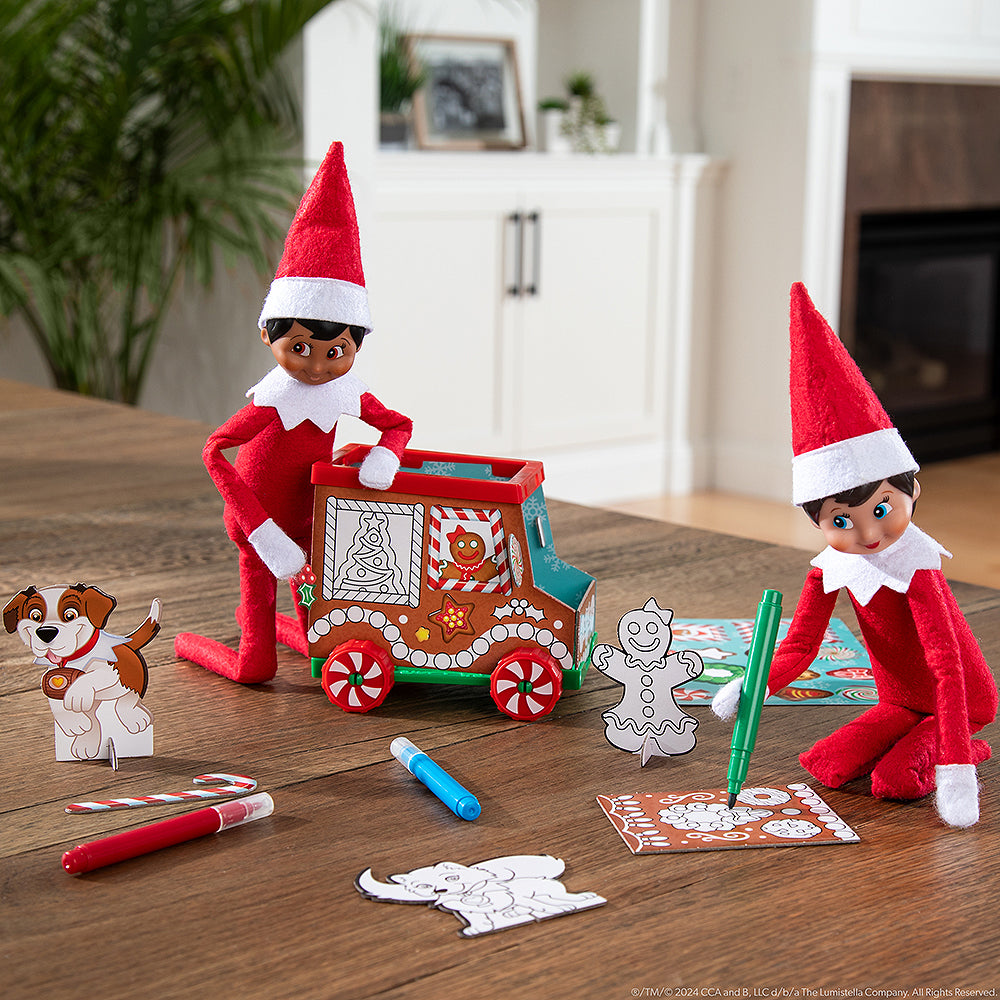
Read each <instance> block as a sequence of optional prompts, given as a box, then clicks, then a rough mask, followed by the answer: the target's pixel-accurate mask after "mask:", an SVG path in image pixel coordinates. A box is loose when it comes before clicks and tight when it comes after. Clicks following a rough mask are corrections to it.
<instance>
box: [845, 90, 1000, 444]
mask: <svg viewBox="0 0 1000 1000" xmlns="http://www.w3.org/2000/svg"><path fill="white" fill-rule="evenodd" d="M998 121H1000V86H997V85H992V84H964V83H946V82H911V81H900V80H884V79H883V80H877V79H871V80H865V79H856V80H854V81H852V85H851V106H850V124H849V130H848V162H847V178H846V187H845V215H844V260H843V272H842V274H843V280H842V292H841V295H842V297H841V314H840V334H841V336H842V338H843V340H844V343H845V344H846V345H847V347H848V349H849V350H850V351H851V353H852V354H853V355H854V357H855V359H856V360H857V362H858V365H859V366H860V368H861V370H862V371H863V372H864V373H865V376H866V377H867V378H868V379H869V381H870V382H871V383H872V385H873V387H874V388H875V391H876V392H877V393H878V394H879V397H880V399H881V400H882V403H883V405H884V406H885V407H886V410H887V411H888V412H889V414H890V416H891V417H892V419H893V421H894V423H895V424H896V426H897V427H898V428H899V430H900V432H901V433H902V435H903V437H904V439H905V440H906V442H907V444H908V445H909V446H910V449H911V450H912V451H913V453H914V455H915V456H916V458H917V460H918V461H919V462H921V463H927V462H934V461H939V460H943V459H949V458H958V457H960V456H963V455H970V454H976V453H981V452H987V451H995V450H997V449H998V448H1000V399H998V391H1000V360H998V359H1000V128H998V127H997V122H998Z"/></svg>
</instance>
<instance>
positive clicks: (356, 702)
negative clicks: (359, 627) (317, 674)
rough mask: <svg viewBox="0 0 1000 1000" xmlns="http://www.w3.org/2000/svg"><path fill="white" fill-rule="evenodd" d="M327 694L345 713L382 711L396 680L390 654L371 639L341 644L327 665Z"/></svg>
mask: <svg viewBox="0 0 1000 1000" xmlns="http://www.w3.org/2000/svg"><path fill="white" fill-rule="evenodd" d="M322 679H323V690H324V691H325V692H326V696H327V697H328V698H329V699H330V701H332V702H333V703H334V705H339V706H340V707H341V708H342V709H343V710H344V711H345V712H367V711H369V710H370V709H373V708H378V706H379V705H381V704H382V702H383V701H385V696H386V695H387V694H388V693H389V689H390V688H391V687H392V685H393V681H394V680H395V671H394V670H393V666H392V660H391V659H390V657H389V654H388V653H387V652H386V651H385V650H384V649H382V647H381V646H377V645H376V644H375V643H374V642H369V641H368V640H367V639H351V640H350V641H349V642H343V643H341V644H340V645H339V646H338V647H337V648H336V649H335V650H334V651H333V652H332V653H331V654H330V655H329V656H328V657H327V660H326V663H324V664H323V672H322Z"/></svg>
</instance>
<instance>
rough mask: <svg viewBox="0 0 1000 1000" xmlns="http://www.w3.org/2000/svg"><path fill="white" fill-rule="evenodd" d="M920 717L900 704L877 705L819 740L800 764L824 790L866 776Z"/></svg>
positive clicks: (800, 759) (801, 757) (804, 754)
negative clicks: (821, 784)
mask: <svg viewBox="0 0 1000 1000" xmlns="http://www.w3.org/2000/svg"><path fill="white" fill-rule="evenodd" d="M922 718H923V716H921V715H920V714H919V713H917V712H912V711H910V709H908V708H902V707H901V706H899V705H887V704H881V703H880V704H878V705H874V706H873V707H872V708H869V709H868V711H867V712H864V713H863V714H862V715H859V716H858V717H857V718H856V719H854V720H853V721H851V722H849V723H847V725H846V726H842V727H841V728H840V729H838V730H837V731H836V732H834V733H831V734H830V735H829V736H827V737H826V738H825V739H822V740H820V741H819V742H818V743H817V744H816V745H815V746H814V747H813V748H812V749H811V750H806V751H805V753H803V754H801V755H800V756H799V762H800V763H801V764H802V766H803V767H804V768H805V769H806V770H807V771H808V772H809V773H810V774H812V775H813V776H815V777H816V778H818V779H819V780H820V781H821V782H823V784H824V785H826V787H827V788H839V787H840V786H841V785H843V784H844V783H845V782H847V781H851V780H852V779H854V778H860V777H861V775H863V774H868V773H869V772H870V771H871V769H872V768H873V767H874V766H875V764H876V763H877V762H878V760H879V759H880V758H881V757H882V756H883V755H884V754H885V752H886V751H887V750H888V749H889V748H890V747H892V746H893V745H894V744H896V743H898V742H899V740H900V739H901V738H902V737H903V736H905V735H906V734H907V733H908V732H909V731H910V730H911V729H913V727H914V726H916V725H917V724H918V723H919V722H920V720H921V719H922Z"/></svg>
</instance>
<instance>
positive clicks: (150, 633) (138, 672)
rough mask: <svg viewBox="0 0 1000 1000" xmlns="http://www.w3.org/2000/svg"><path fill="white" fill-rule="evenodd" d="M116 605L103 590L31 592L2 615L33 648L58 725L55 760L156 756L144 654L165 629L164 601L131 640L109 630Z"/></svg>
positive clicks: (10, 604) (154, 604)
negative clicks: (146, 702)
mask: <svg viewBox="0 0 1000 1000" xmlns="http://www.w3.org/2000/svg"><path fill="white" fill-rule="evenodd" d="M117 603H118V602H117V601H116V600H115V599H114V598H113V597H111V596H110V595H108V594H105V593H104V592H103V591H101V590H98V588H97V587H90V586H87V585H85V584H82V583H77V584H74V585H72V586H51V587H41V588H38V587H28V588H27V589H25V590H22V591H21V592H20V593H19V594H15V595H14V597H12V598H11V599H10V601H8V603H7V605H6V607H5V608H4V609H3V623H4V628H5V629H6V630H7V631H8V632H9V633H11V634H12V635H13V634H14V633H16V634H17V635H18V636H19V637H20V639H21V641H22V642H23V643H24V644H25V645H26V646H27V647H28V649H30V650H31V652H32V653H33V654H34V656H35V663H36V664H37V665H38V666H42V667H46V668H47V669H46V670H45V673H44V674H43V675H42V679H41V688H42V692H43V693H44V694H45V696H46V697H47V698H48V700H49V707H50V708H51V710H52V715H53V718H54V719H55V737H56V760H95V759H99V758H107V757H108V756H109V747H108V741H109V740H113V741H114V752H115V755H116V756H117V757H145V756H149V755H151V754H152V752H153V728H152V723H153V717H152V715H150V713H149V710H148V709H147V708H146V706H145V705H144V704H143V703H142V697H143V695H145V693H146V685H147V683H148V680H149V671H148V668H147V666H146V661H145V660H144V659H143V657H142V654H141V653H140V649H142V647H143V646H145V645H146V644H147V643H148V642H150V640H152V638H153V637H154V636H155V635H156V633H157V632H159V630H160V622H159V618H160V602H159V600H154V601H153V602H152V604H151V605H150V608H149V617H148V618H146V620H145V621H144V622H143V623H142V624H141V625H140V626H139V627H138V628H137V629H135V631H134V632H131V633H130V634H129V635H125V636H123V635H116V634H114V633H112V632H107V631H105V629H104V626H105V625H106V624H107V621H108V618H109V617H110V616H111V612H112V611H113V610H114V609H115V606H116V605H117Z"/></svg>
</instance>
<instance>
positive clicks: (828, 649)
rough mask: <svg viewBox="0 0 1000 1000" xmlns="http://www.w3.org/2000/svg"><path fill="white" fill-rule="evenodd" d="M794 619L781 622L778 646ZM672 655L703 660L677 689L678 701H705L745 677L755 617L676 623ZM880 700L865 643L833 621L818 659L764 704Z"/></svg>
mask: <svg viewBox="0 0 1000 1000" xmlns="http://www.w3.org/2000/svg"><path fill="white" fill-rule="evenodd" d="M790 620H791V619H788V618H783V619H782V620H781V626H780V628H779V629H778V643H779V644H780V643H781V640H782V639H783V638H784V637H785V633H786V632H787V631H788V624H789V622H790ZM672 627H673V633H674V641H673V646H672V647H671V651H672V652H679V651H680V650H682V649H690V650H693V651H694V652H696V653H698V655H699V656H701V658H702V660H704V662H705V669H704V671H703V672H702V674H701V676H700V677H697V678H696V679H695V680H693V681H690V682H688V683H686V684H683V685H682V686H681V687H679V688H676V689H675V690H674V696H675V698H676V700H677V701H678V702H685V701H686V702H688V703H690V704H695V705H696V704H698V703H707V702H710V701H711V700H712V698H713V697H714V696H715V693H716V691H718V690H719V688H720V687H721V686H722V685H723V684H725V683H726V682H727V681H731V680H732V679H733V678H734V677H742V675H743V671H744V670H745V669H746V665H747V650H748V649H749V646H750V635H751V632H752V631H753V619H752V618H746V619H729V618H705V619H682V618H675V619H674V621H673V625H672ZM877 701H878V694H877V693H876V691H875V682H874V680H873V679H872V667H871V662H870V661H869V659H868V653H867V651H866V650H865V647H864V646H863V645H862V644H861V641H860V640H859V639H857V638H855V636H854V635H853V634H852V633H851V631H850V630H849V629H848V628H847V626H846V625H845V624H844V623H843V622H842V621H841V620H840V619H839V618H834V619H832V620H831V621H830V625H829V627H828V628H827V630H826V635H825V636H824V637H823V645H822V646H821V647H820V651H819V656H818V657H817V658H816V660H815V661H814V662H813V664H812V666H811V667H810V669H809V670H807V671H806V672H805V673H804V674H803V675H802V676H801V677H799V678H798V679H797V680H796V681H794V682H793V683H792V684H789V685H788V687H786V688H783V689H782V690H781V691H778V692H776V693H774V694H772V695H771V697H770V698H768V699H767V701H766V702H764V704H765V705H873V704H875V702H877Z"/></svg>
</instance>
